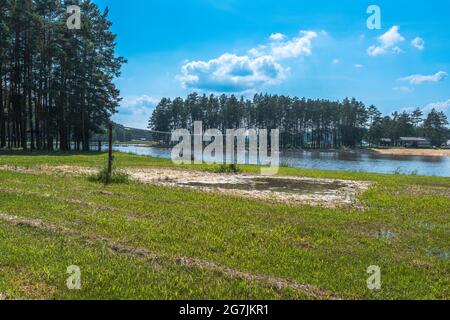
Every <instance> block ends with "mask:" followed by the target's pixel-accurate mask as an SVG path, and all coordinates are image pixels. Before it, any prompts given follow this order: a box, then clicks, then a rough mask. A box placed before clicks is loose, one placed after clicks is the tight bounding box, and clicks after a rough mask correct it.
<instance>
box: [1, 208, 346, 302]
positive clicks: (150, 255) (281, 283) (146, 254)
mask: <svg viewBox="0 0 450 320" xmlns="http://www.w3.org/2000/svg"><path fill="white" fill-rule="evenodd" d="M0 221H3V222H5V223H8V224H10V225H13V226H17V227H23V226H26V227H32V228H37V229H40V230H45V231H47V232H50V233H58V234H62V235H65V236H71V237H79V238H81V239H83V240H85V241H87V242H88V243H91V244H94V243H96V242H102V243H105V244H106V247H107V249H108V250H110V251H111V252H113V253H116V254H123V255H128V256H132V257H135V258H145V259H150V260H152V261H154V262H155V263H157V264H159V262H162V261H166V260H169V261H170V262H171V263H174V264H178V265H182V266H185V267H189V268H199V269H204V270H208V271H214V272H219V273H221V274H223V275H225V276H227V277H229V278H232V279H236V278H237V279H243V280H246V281H249V282H257V283H259V284H263V285H268V286H271V287H274V288H276V289H279V290H280V289H291V290H295V291H300V292H303V293H306V294H308V295H310V296H311V297H312V298H314V299H330V300H339V299H340V297H338V296H337V295H335V294H334V293H331V292H328V291H326V290H324V289H321V288H317V287H315V286H312V285H308V284H301V283H298V282H296V281H294V280H290V279H285V278H278V277H272V276H268V275H261V274H255V273H250V272H244V271H240V270H236V269H232V268H228V267H225V266H222V265H220V264H217V263H215V262H212V261H208V260H202V259H196V258H191V257H183V256H175V257H168V256H163V255H159V254H157V253H155V252H152V251H150V250H149V249H147V248H143V247H137V248H136V247H131V246H129V245H126V244H123V243H119V242H115V241H113V240H111V239H108V238H105V237H90V236H87V235H85V234H82V233H80V232H77V231H75V230H73V229H69V228H66V227H63V226H60V225H55V224H49V223H46V222H44V221H43V220H40V219H28V218H27V219H26V218H20V217H17V216H13V215H9V214H7V213H4V212H0Z"/></svg>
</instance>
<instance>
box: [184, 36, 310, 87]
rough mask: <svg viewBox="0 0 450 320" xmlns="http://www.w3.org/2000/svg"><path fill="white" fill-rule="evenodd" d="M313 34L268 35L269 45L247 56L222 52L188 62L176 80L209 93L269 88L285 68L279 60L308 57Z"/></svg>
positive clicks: (286, 70) (286, 68)
mask: <svg viewBox="0 0 450 320" xmlns="http://www.w3.org/2000/svg"><path fill="white" fill-rule="evenodd" d="M317 36H318V35H317V33H316V32H314V31H301V32H300V34H299V36H298V37H294V38H292V39H291V40H286V39H285V38H286V37H285V36H284V35H283V34H281V33H275V34H272V35H271V36H270V39H271V42H270V43H269V44H265V45H259V46H257V47H255V48H252V49H250V50H249V51H248V53H247V55H237V54H231V53H224V54H222V55H221V56H219V57H217V58H214V59H211V60H208V61H190V62H186V63H184V65H183V66H182V67H181V74H180V75H178V76H177V79H178V80H179V81H180V82H181V84H182V85H183V87H185V88H190V89H200V90H207V91H212V92H244V91H251V90H256V89H258V88H261V87H263V86H268V85H273V84H277V83H279V82H281V81H282V80H284V79H285V78H286V76H287V74H288V73H289V70H290V69H289V68H288V67H284V66H283V65H282V64H281V62H280V60H283V59H291V58H297V57H299V56H308V55H311V54H312V40H313V39H314V38H316V37H317Z"/></svg>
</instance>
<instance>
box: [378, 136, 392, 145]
mask: <svg viewBox="0 0 450 320" xmlns="http://www.w3.org/2000/svg"><path fill="white" fill-rule="evenodd" d="M380 147H392V139H389V138H381V139H380Z"/></svg>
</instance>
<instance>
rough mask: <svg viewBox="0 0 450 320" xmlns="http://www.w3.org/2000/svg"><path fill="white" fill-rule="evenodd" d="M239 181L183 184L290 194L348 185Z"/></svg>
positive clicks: (287, 181)
mask: <svg viewBox="0 0 450 320" xmlns="http://www.w3.org/2000/svg"><path fill="white" fill-rule="evenodd" d="M241 180H242V181H240V182H237V183H208V182H187V183H180V184H179V185H181V186H189V187H200V188H219V189H226V190H243V191H271V192H284V193H290V194H314V193H333V192H335V191H336V190H339V189H341V188H344V187H345V186H346V185H345V184H344V183H342V182H339V181H333V182H320V181H305V180H294V179H282V178H241Z"/></svg>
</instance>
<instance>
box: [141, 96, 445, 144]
mask: <svg viewBox="0 0 450 320" xmlns="http://www.w3.org/2000/svg"><path fill="white" fill-rule="evenodd" d="M195 121H202V122H203V126H204V129H211V128H214V129H220V130H222V132H225V130H226V129H236V128H256V129H280V132H281V137H280V145H281V147H282V148H314V149H319V148H322V149H323V148H342V147H350V148H354V147H357V146H361V145H362V142H363V141H366V142H368V143H369V144H371V145H377V144H378V143H379V141H380V139H382V138H391V139H392V141H393V142H394V143H395V141H396V140H398V139H399V138H400V137H407V136H424V137H428V138H430V140H432V143H433V144H435V145H438V146H440V145H441V143H443V142H445V141H447V139H450V131H449V130H448V128H447V127H446V126H447V124H448V121H447V117H446V116H445V114H443V113H442V112H438V111H436V110H433V111H432V112H431V113H430V114H429V115H428V116H427V118H426V119H424V114H423V113H422V111H421V110H420V109H417V110H415V111H413V112H411V113H408V112H403V113H394V114H393V115H392V116H383V115H382V114H381V112H380V111H379V110H378V109H377V108H376V107H375V106H373V105H372V106H369V107H366V106H365V105H364V104H363V103H362V102H360V101H357V100H356V99H344V100H343V101H329V100H311V99H305V98H303V99H300V98H295V97H294V98H291V97H287V96H279V95H270V94H256V95H255V96H254V98H253V99H252V100H249V99H244V98H242V97H241V98H237V97H236V96H234V95H231V96H226V95H222V96H215V95H210V96H206V95H198V94H197V93H193V94H190V95H189V96H188V97H187V98H186V99H183V98H176V99H173V100H171V99H169V98H163V99H162V100H161V101H160V103H159V104H158V106H157V107H156V109H155V111H154V112H153V114H152V116H151V118H150V120H149V129H151V130H155V131H162V132H171V131H173V130H175V129H180V128H184V129H191V128H192V126H193V123H194V122H195Z"/></svg>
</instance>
